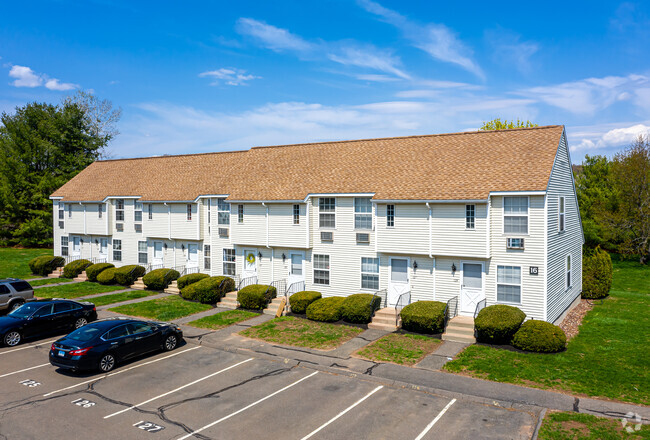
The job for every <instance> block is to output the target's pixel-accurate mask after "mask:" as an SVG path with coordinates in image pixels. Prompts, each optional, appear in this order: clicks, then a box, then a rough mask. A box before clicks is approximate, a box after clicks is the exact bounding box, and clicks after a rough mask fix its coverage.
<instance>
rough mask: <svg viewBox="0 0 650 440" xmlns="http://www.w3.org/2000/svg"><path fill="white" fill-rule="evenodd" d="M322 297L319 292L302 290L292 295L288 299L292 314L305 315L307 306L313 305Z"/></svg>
mask: <svg viewBox="0 0 650 440" xmlns="http://www.w3.org/2000/svg"><path fill="white" fill-rule="evenodd" d="M322 297H323V295H321V294H320V292H313V291H309V290H303V291H302V292H298V293H294V294H293V295H291V296H290V297H289V304H291V312H292V313H301V314H303V313H305V311H306V310H307V307H308V306H309V304H311V303H313V302H314V301H316V300H317V299H321V298H322Z"/></svg>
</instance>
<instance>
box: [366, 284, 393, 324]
mask: <svg viewBox="0 0 650 440" xmlns="http://www.w3.org/2000/svg"><path fill="white" fill-rule="evenodd" d="M382 293H383V297H382ZM375 298H379V308H380V309H381V303H382V300H383V301H384V306H386V302H387V301H388V290H387V289H382V290H377V291H375V293H373V295H372V298H371V299H370V304H368V309H370V314H369V316H368V322H370V321H371V320H372V317H373V316H374V314H375V308H374V307H373V306H372V305H373V304H374V303H375Z"/></svg>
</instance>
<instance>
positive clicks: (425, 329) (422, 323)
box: [400, 301, 447, 334]
mask: <svg viewBox="0 0 650 440" xmlns="http://www.w3.org/2000/svg"><path fill="white" fill-rule="evenodd" d="M446 306H447V305H446V304H445V303H443V302H440V301H416V302H414V303H412V304H409V305H407V306H406V307H404V308H403V309H402V312H401V313H400V315H401V317H402V328H403V329H404V330H408V331H410V332H415V333H426V334H437V333H442V332H443V331H444V326H445V307H446Z"/></svg>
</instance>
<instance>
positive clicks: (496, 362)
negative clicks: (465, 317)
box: [445, 258, 650, 405]
mask: <svg viewBox="0 0 650 440" xmlns="http://www.w3.org/2000/svg"><path fill="white" fill-rule="evenodd" d="M612 259H613V260H614V283H613V286H612V290H611V291H610V296H609V297H608V298H607V299H605V301H604V302H603V304H602V305H601V304H599V302H597V303H596V305H595V306H594V308H593V310H591V311H590V312H589V313H588V314H587V315H586V316H585V318H584V320H583V322H582V326H581V327H580V333H579V334H578V336H576V337H575V338H573V339H572V340H571V341H570V342H569V344H568V347H567V350H566V351H564V352H562V353H557V354H536V353H520V352H514V351H509V350H504V349H499V348H494V347H490V346H485V345H472V346H470V347H468V348H467V349H466V350H465V351H464V352H462V353H461V354H460V355H459V356H458V358H457V359H456V360H454V361H452V362H449V363H447V364H446V365H445V369H447V370H449V371H451V372H457V373H463V374H469V375H471V376H475V377H481V378H485V379H489V380H493V381H497V382H511V383H517V384H522V385H527V386H533V387H538V388H551V389H557V390H563V391H569V392H573V393H579V394H585V395H588V396H600V397H607V398H611V399H616V400H622V401H627V402H632V403H641V404H644V405H648V404H650V397H649V395H648V392H649V391H650V387H648V384H649V383H650V368H648V365H650V350H648V334H649V331H650V313H648V310H650V267H649V266H646V267H644V266H641V265H640V264H639V263H637V262H635V261H620V260H619V259H618V258H616V259H614V258H612Z"/></svg>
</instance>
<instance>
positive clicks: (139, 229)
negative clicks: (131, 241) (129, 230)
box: [133, 223, 142, 234]
mask: <svg viewBox="0 0 650 440" xmlns="http://www.w3.org/2000/svg"><path fill="white" fill-rule="evenodd" d="M133 229H134V230H135V232H137V233H138V234H141V233H142V223H136V224H135V225H133Z"/></svg>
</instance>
